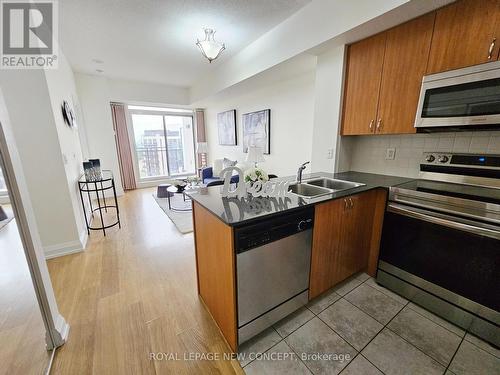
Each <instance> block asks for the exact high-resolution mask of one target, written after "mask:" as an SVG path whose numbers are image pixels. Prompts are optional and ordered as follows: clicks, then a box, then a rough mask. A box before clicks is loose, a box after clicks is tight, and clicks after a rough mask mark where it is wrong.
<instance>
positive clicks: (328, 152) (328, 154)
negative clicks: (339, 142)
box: [326, 148, 333, 159]
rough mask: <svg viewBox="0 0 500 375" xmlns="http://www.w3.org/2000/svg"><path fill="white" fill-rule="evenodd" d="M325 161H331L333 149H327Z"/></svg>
mask: <svg viewBox="0 0 500 375" xmlns="http://www.w3.org/2000/svg"><path fill="white" fill-rule="evenodd" d="M326 157H327V159H333V148H329V149H328V151H327V154H326Z"/></svg>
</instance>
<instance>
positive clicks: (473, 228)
mask: <svg viewBox="0 0 500 375" xmlns="http://www.w3.org/2000/svg"><path fill="white" fill-rule="evenodd" d="M387 211H389V212H393V213H395V214H400V215H404V216H408V217H412V218H414V219H419V220H423V221H427V222H429V223H433V224H437V225H443V226H445V227H448V228H452V229H458V230H461V231H463V232H469V233H473V234H477V235H480V236H485V237H490V238H495V239H497V240H500V231H497V230H493V229H488V228H484V227H480V226H477V225H472V224H468V223H465V222H463V221H460V219H458V218H453V220H448V219H446V218H451V216H448V215H441V214H438V215H439V216H434V215H429V214H427V213H424V212H427V211H424V210H421V209H418V208H413V207H407V206H401V205H399V204H394V203H389V204H388V205H387Z"/></svg>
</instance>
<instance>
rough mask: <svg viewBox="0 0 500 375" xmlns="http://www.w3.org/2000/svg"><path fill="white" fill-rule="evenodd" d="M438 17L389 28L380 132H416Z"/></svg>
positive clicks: (382, 83) (381, 95) (380, 102)
mask: <svg viewBox="0 0 500 375" xmlns="http://www.w3.org/2000/svg"><path fill="white" fill-rule="evenodd" d="M434 16H435V14H434V13H430V14H426V15H425V16H422V17H419V18H417V19H414V20H412V21H410V22H406V23H404V24H402V25H400V26H397V27H395V28H393V29H390V30H389V31H387V41H386V46H385V55H384V72H383V74H382V82H381V86H380V98H379V102H378V114H377V123H376V126H375V132H376V133H380V134H401V133H415V127H414V124H415V113H416V112H417V105H418V99H419V95H420V86H421V84H422V77H423V76H424V74H425V69H426V67H427V57H428V56H429V50H430V47H431V38H432V28H433V26H434Z"/></svg>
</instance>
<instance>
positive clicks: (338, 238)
mask: <svg viewBox="0 0 500 375" xmlns="http://www.w3.org/2000/svg"><path fill="white" fill-rule="evenodd" d="M385 200H386V192H385V190H382V189H378V190H371V191H368V192H365V193H361V194H356V195H352V196H349V197H346V198H340V199H337V200H333V201H329V202H325V203H322V204H318V205H317V206H316V207H315V218H314V220H315V221H314V231H313V247H312V257H311V277H310V285H309V298H310V299H312V298H314V297H316V296H318V295H320V294H321V293H323V292H325V291H326V290H328V289H329V288H331V287H332V286H334V285H336V284H338V283H339V282H341V281H342V280H344V279H346V278H348V277H349V276H351V275H353V274H355V273H356V272H359V271H361V270H364V269H367V268H368V266H369V265H370V264H372V265H373V264H375V267H376V263H374V262H372V261H371V259H372V258H377V257H378V245H379V241H380V234H381V221H382V219H383V212H384V210H385ZM370 273H371V274H374V270H371V272H370Z"/></svg>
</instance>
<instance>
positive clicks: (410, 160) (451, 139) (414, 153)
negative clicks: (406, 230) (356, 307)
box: [348, 131, 500, 177]
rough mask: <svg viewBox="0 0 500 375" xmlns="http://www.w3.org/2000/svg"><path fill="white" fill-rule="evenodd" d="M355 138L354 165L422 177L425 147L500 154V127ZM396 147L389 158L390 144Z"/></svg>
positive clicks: (351, 165)
mask: <svg viewBox="0 0 500 375" xmlns="http://www.w3.org/2000/svg"><path fill="white" fill-rule="evenodd" d="M348 138H351V139H352V140H353V142H352V150H351V155H350V169H351V170H353V171H359V172H370V173H380V174H388V175H394V176H402V177H418V173H419V170H418V168H419V163H420V161H421V158H422V153H423V152H424V151H441V152H470V153H489V154H500V131H496V132H483V131H479V132H459V133H434V134H412V135H385V136H384V135H377V136H356V137H348ZM389 147H390V148H395V149H396V157H395V159H394V160H385V152H386V149H387V148H389Z"/></svg>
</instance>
